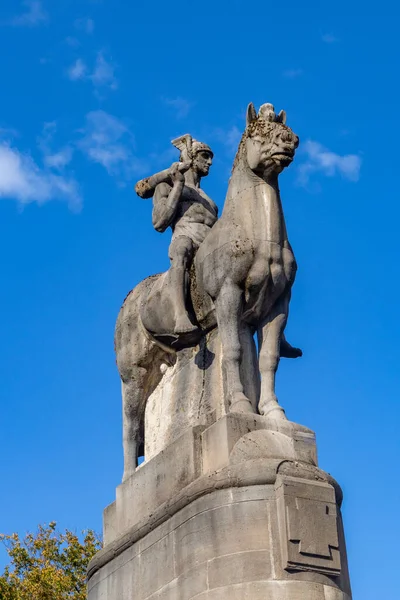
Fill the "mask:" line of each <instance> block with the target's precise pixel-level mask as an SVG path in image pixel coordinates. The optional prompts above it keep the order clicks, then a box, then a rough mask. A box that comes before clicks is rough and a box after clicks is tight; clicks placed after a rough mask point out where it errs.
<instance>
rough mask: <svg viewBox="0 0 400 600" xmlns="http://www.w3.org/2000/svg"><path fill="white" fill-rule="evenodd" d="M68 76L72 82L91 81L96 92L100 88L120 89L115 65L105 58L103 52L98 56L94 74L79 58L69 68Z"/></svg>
mask: <svg viewBox="0 0 400 600" xmlns="http://www.w3.org/2000/svg"><path fill="white" fill-rule="evenodd" d="M67 74H68V77H69V79H71V81H91V82H92V84H93V85H94V87H95V88H96V90H99V89H100V88H109V89H111V90H116V89H117V87H118V82H117V79H116V77H115V65H114V64H113V63H112V62H111V61H109V60H107V59H106V58H105V56H104V53H103V52H99V53H98V54H97V56H96V62H95V65H94V68H93V71H92V72H90V71H89V68H88V66H87V64H86V62H85V61H84V60H83V59H82V58H78V59H77V60H76V61H75V62H74V63H73V64H72V65H71V66H70V67H69V69H68V70H67Z"/></svg>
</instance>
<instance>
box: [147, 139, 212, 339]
mask: <svg viewBox="0 0 400 600" xmlns="http://www.w3.org/2000/svg"><path fill="white" fill-rule="evenodd" d="M172 143H173V144H174V146H176V147H177V148H179V150H180V151H181V156H180V161H181V162H180V163H174V164H173V165H172V166H171V167H170V169H168V170H167V171H166V172H164V174H161V176H160V174H158V177H157V175H156V176H153V177H152V178H149V179H147V180H144V181H140V182H139V183H138V184H137V185H136V190H137V192H138V194H139V195H141V196H142V197H143V195H144V194H145V196H146V197H148V196H149V195H150V193H152V191H153V188H154V198H153V225H154V228H155V229H156V230H157V231H160V232H163V231H165V230H166V229H167V228H168V227H171V229H172V231H173V235H172V241H171V245H170V247H169V258H170V260H171V268H170V269H169V272H168V277H167V281H166V282H165V284H166V286H167V287H168V289H169V290H170V293H171V296H172V297H171V302H172V307H173V310H174V320H175V326H174V333H175V334H180V333H185V332H190V331H193V330H194V329H195V328H196V326H195V325H194V324H193V323H192V322H191V321H190V317H189V315H188V313H187V308H186V296H187V291H188V285H187V282H188V271H189V268H190V265H191V263H192V259H193V256H194V254H195V252H196V250H197V249H198V247H199V246H200V244H201V243H202V242H204V240H205V238H206V236H207V234H208V233H209V231H210V229H211V227H212V226H213V225H214V223H215V222H216V221H217V218H218V207H217V205H216V204H215V203H214V202H213V201H212V200H211V199H210V198H209V197H208V196H207V195H206V194H205V193H204V192H203V190H202V189H201V187H200V182H201V179H202V177H206V176H207V175H208V172H209V169H210V166H211V164H212V159H213V152H212V150H211V148H210V147H209V146H207V144H203V143H202V142H198V141H197V140H194V139H193V138H192V137H191V136H190V135H188V134H187V135H184V136H182V137H181V138H178V139H176V140H174V141H173V142H172ZM157 180H163V181H160V183H158V184H157ZM154 183H155V184H156V185H155V186H154ZM152 184H153V185H152ZM144 190H146V191H144Z"/></svg>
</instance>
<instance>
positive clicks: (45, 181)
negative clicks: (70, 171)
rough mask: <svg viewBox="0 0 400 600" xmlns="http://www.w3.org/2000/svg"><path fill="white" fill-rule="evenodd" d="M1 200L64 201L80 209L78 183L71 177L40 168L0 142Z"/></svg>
mask: <svg viewBox="0 0 400 600" xmlns="http://www.w3.org/2000/svg"><path fill="white" fill-rule="evenodd" d="M0 197H1V198H10V199H15V200H18V201H19V202H20V203H21V204H28V203H30V202H37V203H39V204H43V203H45V202H47V201H49V200H53V199H61V200H66V201H67V202H68V204H69V206H70V207H71V208H72V209H75V210H77V209H79V207H80V202H81V199H80V195H79V189H78V184H77V182H76V181H75V180H74V179H73V178H68V177H64V176H61V175H58V174H55V173H53V172H52V171H51V170H50V169H48V168H44V169H41V168H40V167H39V166H38V165H37V164H36V163H35V161H34V160H33V159H32V158H31V157H30V156H29V155H27V154H23V153H21V152H20V151H19V150H17V149H16V148H13V147H11V145H9V144H8V143H7V142H1V143H0Z"/></svg>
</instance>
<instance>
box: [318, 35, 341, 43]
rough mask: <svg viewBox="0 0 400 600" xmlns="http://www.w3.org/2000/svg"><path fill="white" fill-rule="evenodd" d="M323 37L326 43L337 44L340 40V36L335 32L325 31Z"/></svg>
mask: <svg viewBox="0 0 400 600" xmlns="http://www.w3.org/2000/svg"><path fill="white" fill-rule="evenodd" d="M321 39H322V41H323V42H325V44H335V43H336V42H338V41H339V38H337V37H336V35H334V34H333V33H324V34H323V35H322V36H321Z"/></svg>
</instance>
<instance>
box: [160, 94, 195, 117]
mask: <svg viewBox="0 0 400 600" xmlns="http://www.w3.org/2000/svg"><path fill="white" fill-rule="evenodd" d="M163 101H164V102H165V104H166V105H167V106H171V107H172V108H173V109H174V110H175V115H176V118H177V119H184V118H185V117H187V116H188V114H189V112H190V110H191V108H192V106H193V105H192V103H191V102H189V100H186V98H182V97H181V96H177V97H176V98H163Z"/></svg>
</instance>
